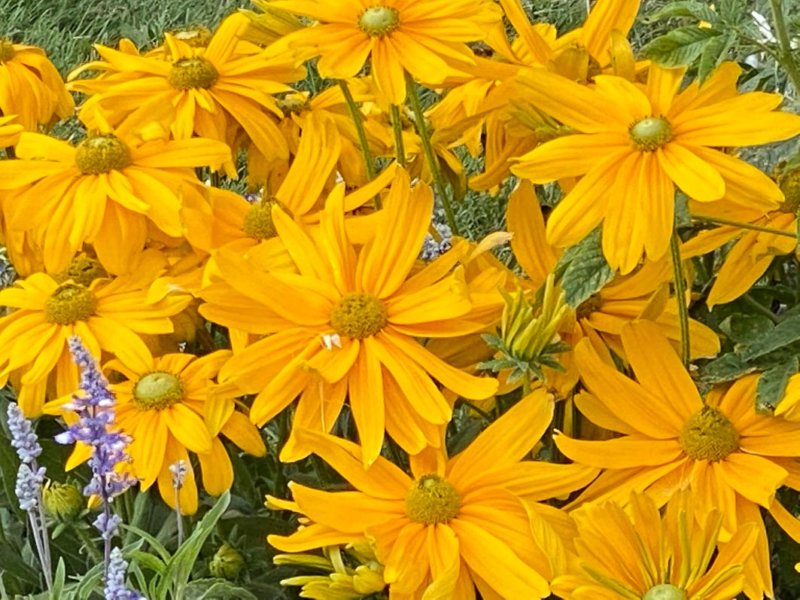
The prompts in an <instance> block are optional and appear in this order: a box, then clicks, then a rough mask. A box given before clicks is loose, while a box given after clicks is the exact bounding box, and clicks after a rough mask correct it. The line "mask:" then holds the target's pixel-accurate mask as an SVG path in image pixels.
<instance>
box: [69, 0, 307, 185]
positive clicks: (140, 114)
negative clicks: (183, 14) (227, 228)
mask: <svg viewBox="0 0 800 600" xmlns="http://www.w3.org/2000/svg"><path fill="white" fill-rule="evenodd" d="M247 24H248V19H246V18H244V17H242V15H233V16H231V17H229V18H227V19H226V20H225V21H223V22H222V24H221V25H220V26H219V28H218V29H217V30H216V32H215V33H214V36H213V37H212V38H211V40H210V41H209V43H208V46H207V47H202V46H200V47H192V46H190V45H188V44H186V43H184V42H180V41H178V40H176V39H175V38H174V37H173V36H170V35H169V34H168V35H167V45H168V46H169V48H170V53H169V56H168V57H166V58H159V57H148V56H140V55H137V54H128V53H125V52H121V51H118V50H113V49H111V48H107V47H104V46H100V45H98V46H96V49H97V52H98V53H99V54H100V56H101V57H102V58H103V59H104V61H98V62H95V63H92V66H93V68H94V69H105V70H106V71H107V72H106V73H104V74H103V76H101V77H98V78H96V79H81V80H76V81H73V82H72V83H71V84H70V87H71V89H73V90H75V91H79V92H83V93H86V94H89V95H91V96H92V97H91V98H89V100H87V101H86V103H85V104H84V105H83V108H82V109H81V113H80V117H81V119H82V120H83V121H84V122H85V123H87V125H88V126H89V127H95V126H96V124H97V121H98V118H99V117H100V116H102V118H105V119H108V120H109V121H110V122H111V123H112V124H118V123H120V122H121V121H122V120H123V119H126V118H127V119H133V120H134V121H137V122H138V121H143V122H147V121H148V120H149V121H156V122H159V123H161V124H162V125H163V126H164V127H167V128H169V130H170V131H171V133H172V135H173V137H174V138H175V139H177V140H186V139H188V138H191V137H192V136H194V135H198V136H200V137H204V138H209V139H213V140H218V141H220V142H225V143H227V144H228V145H229V146H230V147H231V148H233V149H238V148H239V146H240V144H239V143H237V142H236V139H237V136H239V134H240V132H241V131H244V133H245V135H246V137H247V138H249V139H250V140H252V142H253V143H254V144H255V145H256V147H257V148H258V149H259V151H260V152H261V153H262V154H264V155H265V156H267V157H271V158H286V157H287V156H288V148H287V146H286V141H285V140H284V139H283V137H282V136H281V135H280V132H279V130H278V128H277V127H276V125H275V119H274V117H272V116H270V115H269V114H268V112H269V113H273V114H274V115H276V116H281V114H282V113H281V111H280V109H278V107H277V104H276V102H275V98H273V97H272V94H276V93H279V92H288V91H291V88H290V87H288V86H287V85H286V84H285V82H288V81H295V80H297V79H301V78H302V77H303V73H304V72H303V70H302V69H300V70H298V69H296V68H294V66H293V64H292V63H293V59H292V57H291V56H290V57H275V56H271V55H268V54H266V53H263V52H262V53H259V54H256V55H252V56H239V55H236V54H235V53H234V51H235V49H236V46H237V43H236V42H237V40H238V37H239V35H241V33H242V32H243V31H244V30H245V29H246V28H247ZM265 109H266V110H265ZM239 137H240V136H239ZM225 169H226V172H227V173H228V175H229V176H231V177H234V178H235V177H236V169H235V166H234V164H233V162H232V160H231V159H230V158H228V160H227V161H226V162H225Z"/></svg>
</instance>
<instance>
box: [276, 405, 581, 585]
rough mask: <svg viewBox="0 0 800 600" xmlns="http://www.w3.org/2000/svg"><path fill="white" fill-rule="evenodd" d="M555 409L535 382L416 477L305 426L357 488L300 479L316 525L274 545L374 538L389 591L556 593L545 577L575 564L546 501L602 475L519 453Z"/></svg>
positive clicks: (419, 462)
mask: <svg viewBox="0 0 800 600" xmlns="http://www.w3.org/2000/svg"><path fill="white" fill-rule="evenodd" d="M552 414H553V402H552V397H551V396H550V395H549V394H547V393H545V392H544V391H543V390H541V389H540V390H537V391H536V392H534V393H532V394H530V395H529V396H527V397H526V398H524V399H523V400H522V401H520V402H519V403H518V404H517V405H516V406H515V407H513V408H512V409H511V410H509V411H508V412H507V413H506V414H505V415H503V416H502V417H501V418H500V419H498V420H497V421H496V422H494V423H493V424H492V425H490V426H489V428H488V429H486V431H484V432H483V433H481V434H480V435H479V436H478V437H477V438H476V439H475V440H474V441H473V442H472V443H471V444H470V446H469V447H468V448H467V449H466V450H464V451H463V452H461V453H460V454H458V455H456V456H455V457H453V458H451V459H449V460H445V457H444V456H443V455H442V454H441V453H438V452H426V453H423V454H422V455H418V456H415V457H412V459H411V471H412V473H413V478H412V477H409V476H408V475H407V474H406V473H404V472H403V471H402V470H401V469H400V468H398V467H397V466H395V465H394V464H392V463H391V462H389V461H388V460H386V459H385V458H383V457H379V458H378V459H377V460H376V461H375V462H374V463H373V464H372V466H371V467H370V468H369V469H368V470H365V469H364V467H363V464H362V457H361V452H360V450H361V449H360V448H359V447H358V446H356V445H355V444H353V443H352V442H348V441H345V440H341V439H338V438H334V437H331V436H327V435H322V434H319V433H312V432H303V433H302V434H300V437H302V438H303V439H304V440H305V442H306V443H307V444H309V445H310V446H311V447H313V449H314V452H315V453H317V454H318V455H319V456H320V457H321V458H323V459H324V460H325V461H326V462H327V463H329V464H330V465H331V466H332V467H333V468H334V469H336V470H337V471H338V472H339V473H340V474H341V475H342V476H343V477H344V478H345V479H346V480H348V481H349V482H350V483H351V484H352V485H353V486H354V487H355V488H356V491H346V492H324V491H319V490H315V489H312V488H308V487H305V486H303V485H300V484H297V483H291V484H290V489H291V490H292V494H293V496H294V500H295V502H296V503H297V506H298V508H299V510H300V511H301V512H302V513H303V514H305V515H306V516H307V517H308V518H309V519H311V521H313V523H312V524H310V525H307V526H306V527H304V528H303V529H301V530H300V531H299V532H298V533H296V534H294V535H292V536H289V537H279V536H274V535H273V536H270V537H269V538H268V541H269V543H270V544H272V545H273V546H275V547H276V548H278V549H280V550H282V551H289V552H298V551H299V552H303V551H306V550H310V549H314V548H319V547H320V546H324V545H327V544H329V543H330V542H329V541H328V540H331V539H336V538H337V536H338V537H341V536H346V535H350V536H352V539H353V540H358V539H359V538H361V537H362V536H364V535H366V536H367V538H368V539H371V540H373V541H374V544H375V548H376V555H377V557H378V560H379V561H380V562H381V564H383V565H384V579H385V580H386V582H387V583H389V585H390V586H391V587H390V593H391V594H392V597H394V594H397V595H398V596H401V595H403V597H408V598H412V599H419V598H422V597H423V594H424V595H425V597H426V598H427V597H438V598H475V588H476V587H477V590H478V592H480V593H481V595H482V596H483V597H484V598H500V597H502V598H543V597H547V596H548V594H549V586H548V580H549V579H550V578H551V577H552V575H553V573H554V570H555V568H562V567H563V565H564V561H565V560H566V554H565V549H564V546H563V544H562V543H561V542H560V540H559V537H558V534H557V533H556V531H561V530H563V529H562V528H563V527H564V523H565V519H564V514H563V513H562V512H561V511H559V510H557V509H555V508H553V507H551V506H548V505H545V504H540V502H542V501H544V500H547V499H550V498H553V497H555V496H560V495H562V494H568V493H569V492H570V491H572V490H574V489H576V488H578V487H580V486H581V485H584V484H585V483H586V482H587V481H590V480H591V479H592V478H593V477H594V475H595V471H593V470H592V469H583V468H581V467H577V466H575V465H556V464H551V463H542V462H535V461H521V459H522V458H523V457H524V456H525V455H526V454H527V453H528V452H529V451H530V449H531V448H532V447H533V445H535V444H536V442H537V441H538V440H539V437H540V436H541V435H542V434H543V433H544V431H545V430H546V428H547V426H548V425H549V423H550V419H551V417H552ZM568 529H569V527H567V530H568Z"/></svg>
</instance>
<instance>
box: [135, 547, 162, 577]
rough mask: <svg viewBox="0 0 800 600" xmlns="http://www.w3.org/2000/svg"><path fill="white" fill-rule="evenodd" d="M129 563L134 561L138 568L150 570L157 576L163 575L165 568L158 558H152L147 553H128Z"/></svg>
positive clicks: (136, 551)
mask: <svg viewBox="0 0 800 600" xmlns="http://www.w3.org/2000/svg"><path fill="white" fill-rule="evenodd" d="M130 557H131V561H132V562H133V561H135V562H136V564H138V565H139V567H141V568H143V569H150V570H151V571H153V572H154V573H158V574H159V575H160V574H162V573H164V571H165V570H166V568H167V565H166V563H165V562H164V561H163V560H161V559H160V558H158V557H157V556H153V555H152V554H150V553H149V552H142V551H141V550H134V551H133V552H131V553H130Z"/></svg>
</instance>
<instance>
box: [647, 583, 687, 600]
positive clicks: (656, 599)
mask: <svg viewBox="0 0 800 600" xmlns="http://www.w3.org/2000/svg"><path fill="white" fill-rule="evenodd" d="M686 599H687V596H686V592H684V591H683V590H682V589H681V588H679V587H675V586H674V585H672V584H670V583H661V584H659V585H657V586H655V587H651V588H650V589H649V590H647V593H646V594H645V595H644V596H642V600H686Z"/></svg>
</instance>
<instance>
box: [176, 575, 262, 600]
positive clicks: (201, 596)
mask: <svg viewBox="0 0 800 600" xmlns="http://www.w3.org/2000/svg"><path fill="white" fill-rule="evenodd" d="M184 598H185V599H186V600H258V598H257V597H256V596H254V595H253V594H251V593H250V592H248V591H247V590H246V589H245V588H243V587H239V586H238V585H233V584H232V583H230V582H228V581H224V580H220V579H198V580H197V581H193V582H191V583H190V584H189V585H188V586H186V595H185V596H184Z"/></svg>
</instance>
